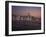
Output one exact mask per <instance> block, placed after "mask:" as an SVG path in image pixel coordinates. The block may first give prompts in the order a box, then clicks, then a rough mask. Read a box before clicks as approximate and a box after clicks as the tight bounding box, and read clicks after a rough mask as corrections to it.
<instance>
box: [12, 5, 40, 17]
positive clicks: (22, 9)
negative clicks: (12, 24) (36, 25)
mask: <svg viewBox="0 0 46 37" xmlns="http://www.w3.org/2000/svg"><path fill="white" fill-rule="evenodd" d="M12 13H13V14H15V15H20V16H27V15H28V13H29V14H30V15H31V16H35V17H40V16H41V7H28V6H12Z"/></svg>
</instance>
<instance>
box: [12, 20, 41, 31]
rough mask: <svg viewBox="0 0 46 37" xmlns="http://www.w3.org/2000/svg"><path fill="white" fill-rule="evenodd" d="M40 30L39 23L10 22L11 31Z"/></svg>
mask: <svg viewBox="0 0 46 37" xmlns="http://www.w3.org/2000/svg"><path fill="white" fill-rule="evenodd" d="M39 29H41V22H40V21H35V22H33V21H22V20H20V21H17V20H16V21H12V31H17V30H39Z"/></svg>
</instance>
